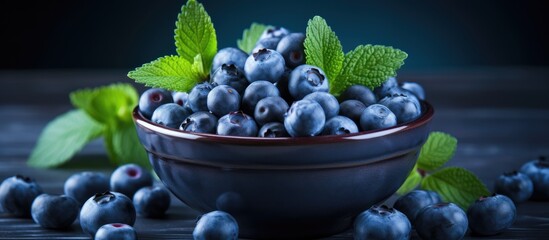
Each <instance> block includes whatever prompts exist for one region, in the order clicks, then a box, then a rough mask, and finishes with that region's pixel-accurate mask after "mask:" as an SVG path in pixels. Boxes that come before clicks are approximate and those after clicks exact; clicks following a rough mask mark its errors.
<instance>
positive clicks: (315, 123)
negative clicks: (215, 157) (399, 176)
mask: <svg viewBox="0 0 549 240" xmlns="http://www.w3.org/2000/svg"><path fill="white" fill-rule="evenodd" d="M304 40H305V35H304V34H303V33H292V32H290V31H288V30H287V29H285V28H281V27H270V28H267V29H266V30H265V31H264V32H263V34H262V35H261V37H260V38H259V40H258V41H257V43H256V46H255V48H254V50H253V51H252V52H251V53H250V54H248V53H246V52H243V51H242V50H240V49H237V48H232V47H228V48H223V49H221V50H219V51H218V52H217V54H216V55H215V57H214V59H213V62H212V70H211V72H210V79H209V81H206V82H202V83H199V84H197V85H195V86H194V87H193V88H192V90H191V91H190V92H189V93H184V92H173V93H172V92H169V91H167V90H164V89H159V88H152V89H148V90H147V91H145V92H144V93H143V94H142V95H141V97H140V100H139V111H140V112H141V114H142V115H143V116H144V117H146V118H148V119H150V120H151V121H153V122H155V123H157V124H161V125H164V126H167V127H170V128H175V129H180V130H183V131H190V132H198V133H210V134H219V135H231V136H246V137H289V136H291V137H310V136H318V135H341V134H349V133H356V132H359V131H368V130H374V129H382V128H388V127H393V126H395V125H397V124H401V123H406V122H410V121H413V120H414V119H416V118H418V117H419V116H420V115H421V100H424V98H425V92H424V90H423V88H422V87H421V86H420V85H419V84H417V83H412V82H403V83H400V84H399V83H397V81H396V79H395V78H389V79H388V80H387V81H386V82H385V83H384V84H383V85H382V86H380V87H378V88H376V89H374V90H373V91H372V90H371V89H369V88H367V87H365V86H362V85H354V86H350V87H349V88H348V89H346V91H345V92H343V93H342V94H341V96H339V99H338V98H336V97H335V96H333V95H331V94H330V93H328V91H329V84H330V80H329V79H328V78H327V77H326V74H325V73H324V71H323V70H322V69H320V68H319V67H316V66H312V65H307V64H305V52H304V47H303V41H304Z"/></svg>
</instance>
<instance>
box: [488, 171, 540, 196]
mask: <svg viewBox="0 0 549 240" xmlns="http://www.w3.org/2000/svg"><path fill="white" fill-rule="evenodd" d="M495 192H496V193H499V194H503V195H505V196H507V197H509V198H511V200H513V202H515V203H520V202H524V201H526V200H528V199H529V198H530V197H531V196H532V193H533V192H534V184H533V183H532V180H530V177H528V176H526V174H524V173H521V172H517V171H513V172H509V173H504V174H502V175H500V176H499V177H498V179H497V180H496V183H495Z"/></svg>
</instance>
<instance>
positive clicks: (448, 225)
mask: <svg viewBox="0 0 549 240" xmlns="http://www.w3.org/2000/svg"><path fill="white" fill-rule="evenodd" d="M515 216H516V208H515V205H514V204H513V201H511V199H509V198H508V197H506V196H504V195H496V194H494V195H493V196H489V197H481V198H479V199H478V200H477V201H475V202H474V203H473V204H472V205H471V206H470V207H469V209H468V210H467V212H465V211H463V210H462V209H461V208H460V207H458V206H457V205H455V204H453V203H446V202H442V200H441V198H440V196H439V195H438V194H437V193H435V192H432V191H424V190H414V191H412V192H409V193H408V194H406V195H404V196H402V197H400V198H399V199H398V200H397V201H396V202H395V204H394V206H393V208H389V207H387V206H381V207H379V206H373V207H371V208H370V209H368V210H366V211H364V212H362V213H361V214H360V215H358V217H357V218H356V219H355V224H354V238H355V239H410V236H411V232H412V226H414V228H415V230H416V232H417V234H418V235H419V236H420V237H421V239H435V240H436V239H440V240H453V239H462V238H463V237H464V236H465V234H466V233H467V229H471V230H472V231H473V232H474V233H475V234H478V235H494V234H497V233H500V232H502V231H504V230H505V229H507V228H508V227H510V226H511V225H512V224H513V222H514V221H515Z"/></svg>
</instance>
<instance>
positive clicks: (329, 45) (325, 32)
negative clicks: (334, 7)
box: [303, 16, 344, 88]
mask: <svg viewBox="0 0 549 240" xmlns="http://www.w3.org/2000/svg"><path fill="white" fill-rule="evenodd" d="M305 34H306V37H305V42H304V43H303V45H304V47H305V56H306V60H307V64H309V65H313V66H317V67H319V68H321V69H322V70H323V71H324V73H326V77H327V78H328V81H329V82H330V88H332V84H333V83H334V81H335V80H336V78H337V76H338V74H339V72H340V71H341V67H342V64H343V57H344V53H343V48H342V47H341V43H340V42H339V39H338V38H337V36H336V34H335V32H334V31H332V29H331V28H330V26H328V24H327V23H326V21H325V20H324V19H323V18H322V17H319V16H315V17H313V19H311V20H309V22H308V24H307V30H306V32H305Z"/></svg>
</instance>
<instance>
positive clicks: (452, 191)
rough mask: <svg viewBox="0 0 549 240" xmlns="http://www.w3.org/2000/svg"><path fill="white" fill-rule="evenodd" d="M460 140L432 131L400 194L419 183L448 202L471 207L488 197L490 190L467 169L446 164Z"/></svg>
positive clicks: (412, 188) (465, 207)
mask: <svg viewBox="0 0 549 240" xmlns="http://www.w3.org/2000/svg"><path fill="white" fill-rule="evenodd" d="M456 148H457V139H456V138H454V137H453V136H451V135H449V134H447V133H443V132H432V133H430V134H429V138H428V139H427V141H426V142H425V144H424V145H423V146H422V147H421V151H420V154H419V158H418V160H417V163H416V165H415V166H414V169H413V170H412V172H410V174H409V175H408V178H407V179H406V181H405V182H404V184H402V186H400V188H399V189H398V191H397V193H398V194H400V195H403V194H406V193H407V192H409V191H412V190H414V189H415V188H417V187H418V186H421V188H423V189H426V190H432V191H435V192H437V193H439V194H440V195H441V196H442V198H443V200H444V201H447V202H453V203H456V204H458V205H459V206H460V207H461V208H463V209H467V208H468V207H469V205H470V204H471V203H473V202H474V201H475V199H477V198H479V197H481V196H488V195H489V194H490V191H489V190H488V188H486V186H485V185H484V184H483V183H482V182H481V181H480V180H479V179H478V178H477V177H476V176H475V174H473V173H472V172H470V171H469V170H467V169H464V168H460V167H443V165H444V164H445V163H446V162H448V161H449V160H450V159H451V158H452V156H453V155H454V153H455V151H456Z"/></svg>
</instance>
